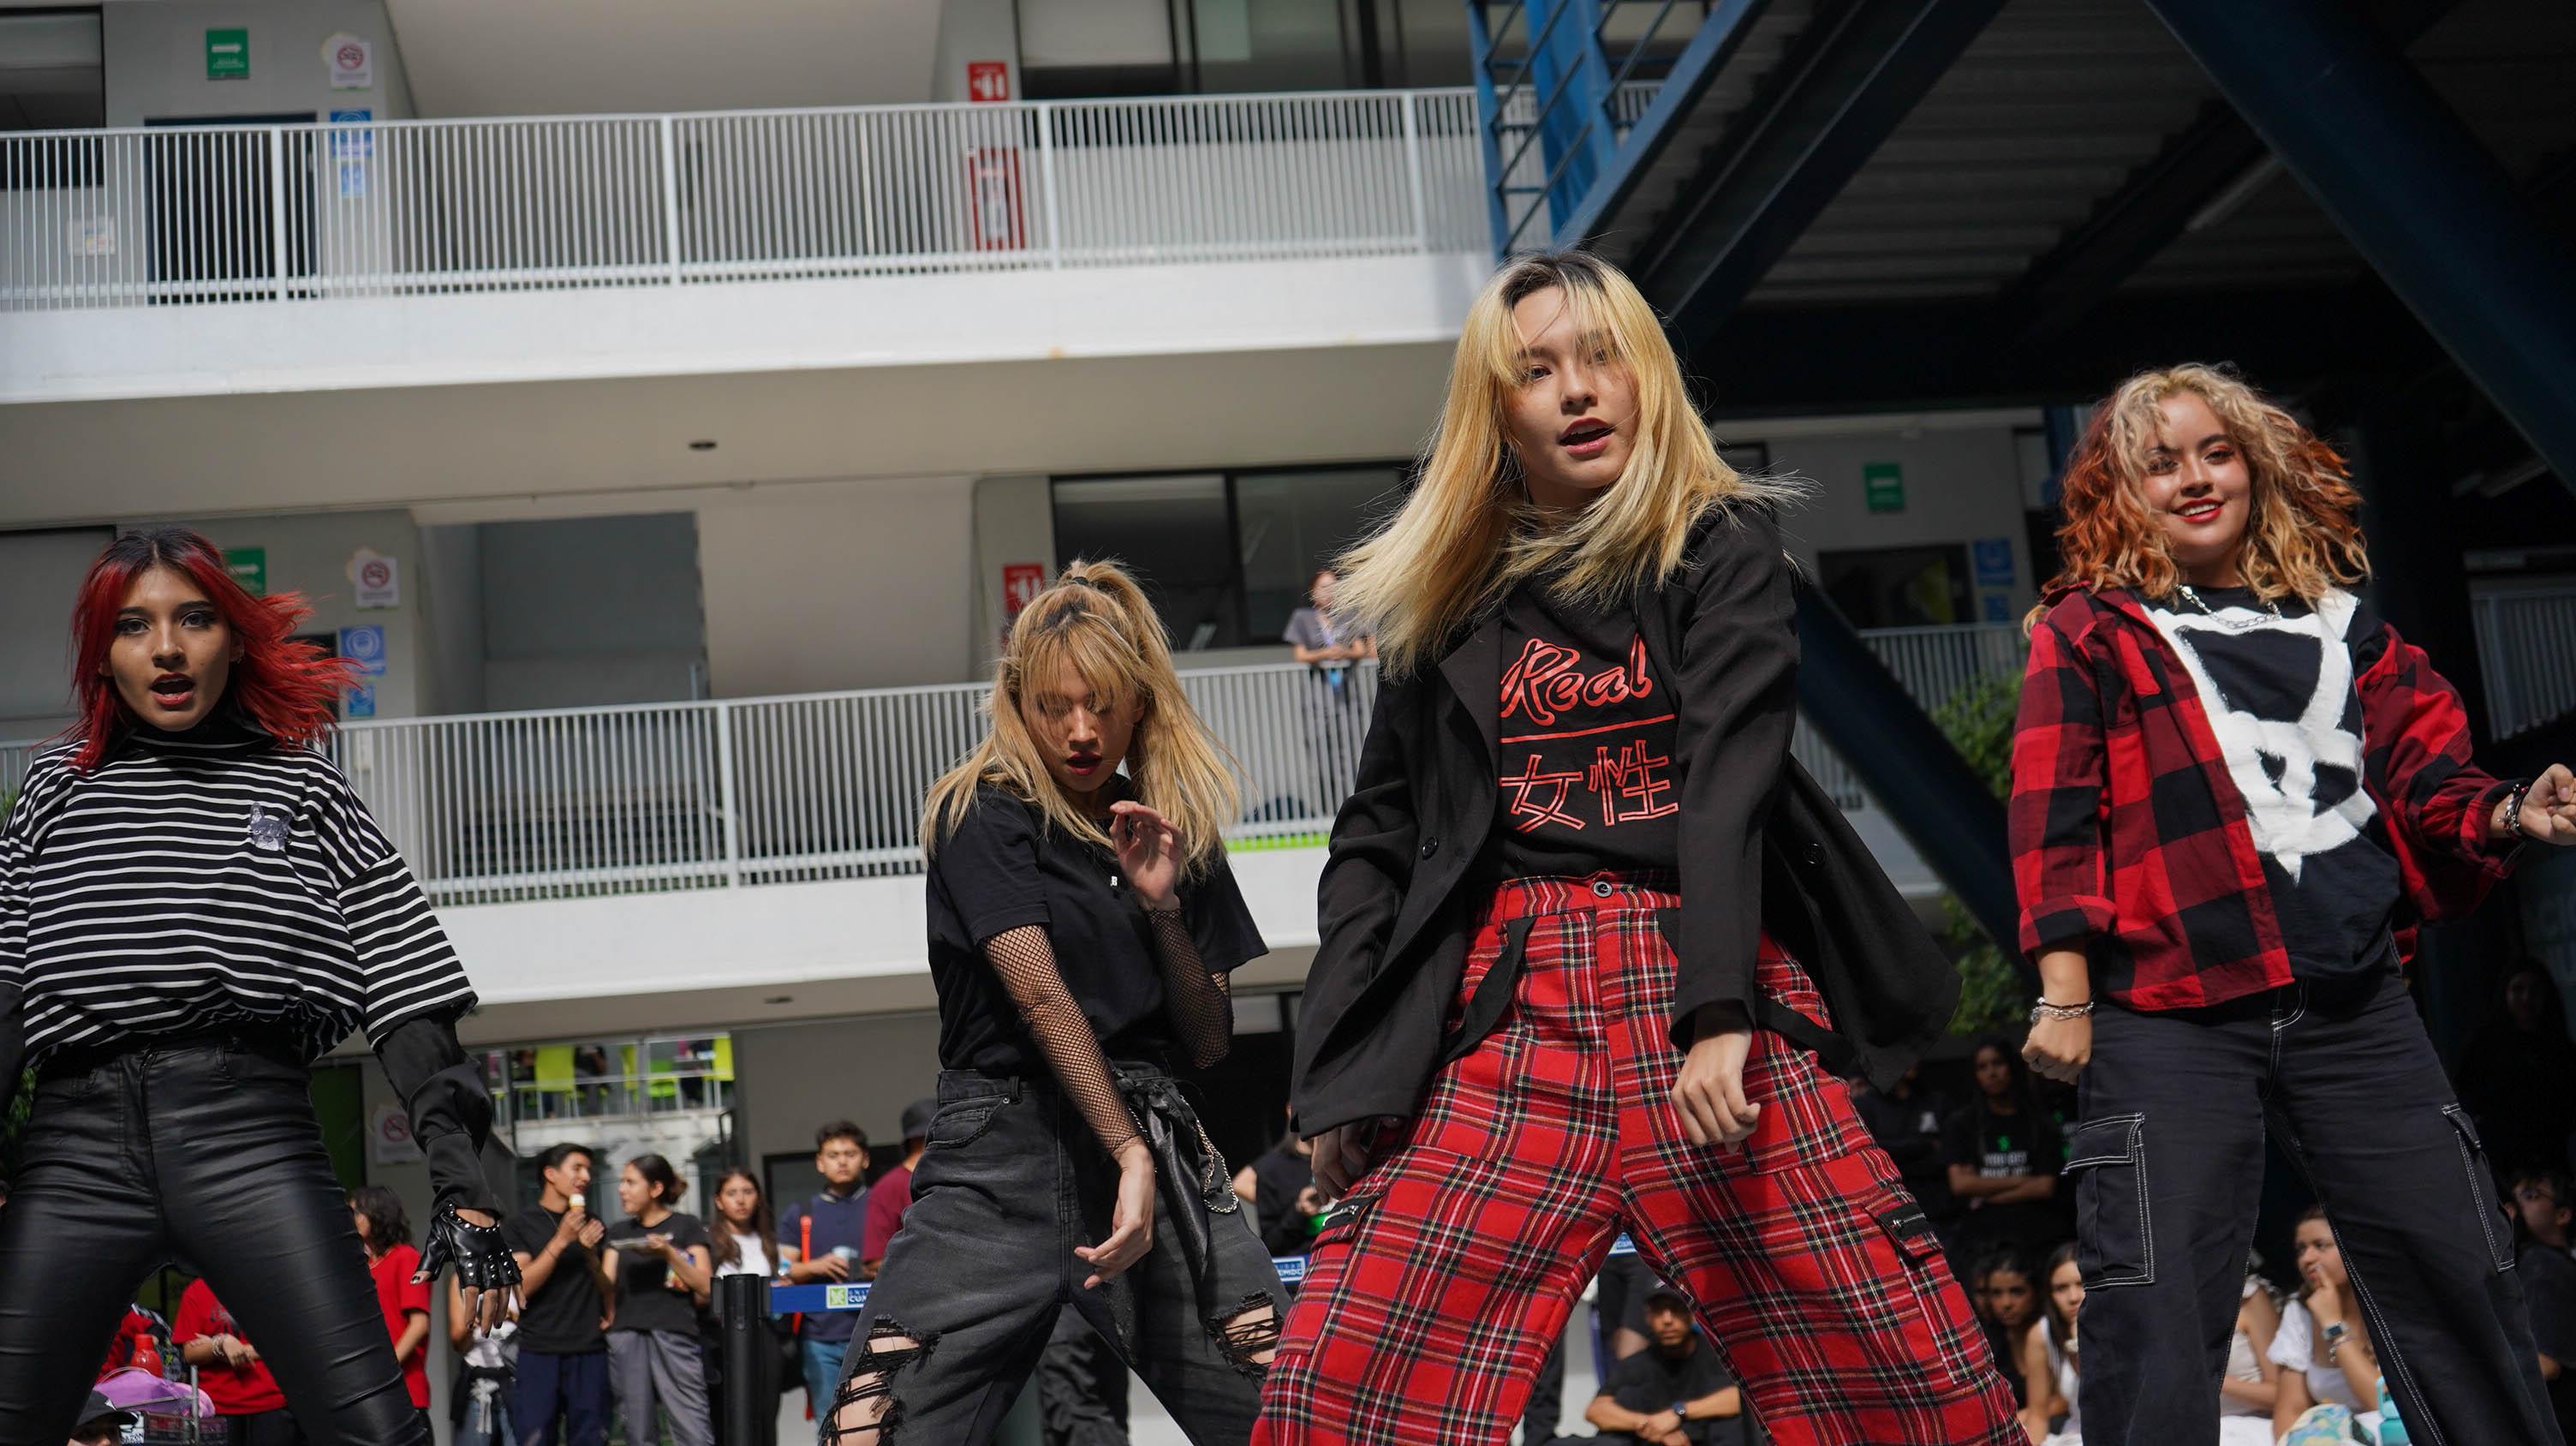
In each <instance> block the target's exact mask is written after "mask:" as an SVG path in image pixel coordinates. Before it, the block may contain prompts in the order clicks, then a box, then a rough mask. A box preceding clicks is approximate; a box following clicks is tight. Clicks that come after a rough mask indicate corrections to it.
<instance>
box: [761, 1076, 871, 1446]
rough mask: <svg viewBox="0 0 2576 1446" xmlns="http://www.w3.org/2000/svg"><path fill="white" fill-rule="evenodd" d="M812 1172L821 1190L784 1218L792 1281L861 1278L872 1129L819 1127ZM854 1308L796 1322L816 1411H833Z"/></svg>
mask: <svg viewBox="0 0 2576 1446" xmlns="http://www.w3.org/2000/svg"><path fill="white" fill-rule="evenodd" d="M814 1173H816V1174H818V1175H820V1176H822V1177H823V1188H822V1189H821V1190H819V1191H817V1192H815V1193H814V1194H813V1195H811V1196H808V1197H807V1198H805V1199H803V1200H800V1201H798V1202H797V1203H795V1204H793V1205H790V1206H788V1207H787V1211H786V1213H785V1214H783V1215H781V1216H779V1217H778V1244H779V1246H780V1248H781V1249H782V1250H785V1249H793V1250H794V1251H795V1254H794V1256H792V1257H791V1258H792V1259H793V1260H794V1261H795V1263H794V1264H792V1265H790V1266H788V1267H787V1278H788V1279H789V1280H791V1281H793V1282H795V1283H796V1284H798V1285H815V1284H820V1283H822V1282H825V1281H840V1280H858V1279H861V1278H862V1274H861V1271H860V1261H861V1260H862V1259H863V1258H864V1257H863V1256H862V1255H861V1253H860V1252H861V1251H863V1250H864V1249H865V1248H866V1246H867V1235H868V1187H867V1183H866V1182H867V1178H868V1132H867V1131H865V1130H862V1129H860V1128H859V1127H858V1126H857V1125H854V1124H852V1123H850V1122H849V1121H848V1120H834V1121H832V1122H831V1123H830V1124H828V1125H825V1126H823V1128H821V1129H819V1130H816V1131H815V1132H814ZM858 1323H859V1313H858V1312H857V1311H854V1310H834V1311H824V1312H822V1313H820V1314H817V1315H809V1316H806V1317H804V1318H803V1319H802V1320H800V1321H799V1322H798V1323H797V1326H796V1338H797V1357H798V1360H799V1361H800V1362H801V1363H802V1364H803V1366H804V1370H805V1396H806V1399H807V1400H809V1401H811V1402H812V1403H813V1409H814V1414H815V1415H816V1416H818V1417H819V1416H822V1415H824V1414H825V1413H826V1412H827V1411H829V1409H830V1408H831V1404H832V1393H833V1392H834V1391H835V1390H837V1389H838V1388H839V1387H840V1384H841V1356H842V1355H843V1353H845V1352H847V1351H848V1350H849V1348H850V1333H851V1332H852V1331H853V1330H854V1329H856V1328H857V1326H858Z"/></svg>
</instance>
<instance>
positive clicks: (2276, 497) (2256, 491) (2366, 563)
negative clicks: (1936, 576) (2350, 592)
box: [2031, 362, 2370, 623]
mask: <svg viewBox="0 0 2576 1446" xmlns="http://www.w3.org/2000/svg"><path fill="white" fill-rule="evenodd" d="M2183 392H2190V393H2192V394H2194V395H2196V396H2198V397H2199V398H2200V399H2201V400H2202V401H2204V402H2206V403H2208V404H2209V409H2210V411H2212V412H2213V413H2216V414H2217V417H2218V420H2219V424H2220V425H2221V426H2223V427H2225V428H2226V429H2227V438H2228V440H2229V441H2231V442H2234V443H2235V444H2236V448H2237V450H2238V451H2239V452H2241V453H2243V454H2244V457H2245V463H2246V472H2247V474H2248V476H2249V477H2250V478H2251V479H2252V486H2251V488H2250V495H2249V496H2248V498H2247V504H2248V505H2247V517H2246V521H2245V538H2244V541H2243V543H2242V545H2241V547H2240V549H2239V551H2238V553H2237V556H2236V570H2237V572H2238V573H2239V574H2241V575H2242V576H2243V577H2244V579H2245V585H2246V586H2247V587H2250V588H2252V589H2253V590H2254V593H2255V595H2256V596H2257V597H2260V598H2262V599H2264V600H2266V601H2278V600H2280V599H2281V598H2284V597H2296V598H2298V599H2299V600H2301V601H2302V602H2305V603H2307V604H2309V605H2310V606H2314V605H2315V604H2316V602H2317V600H2318V599H2320V598H2322V597H2324V596H2325V595H2326V594H2327V593H2328V592H2329V591H2331V590H2333V589H2335V588H2338V587H2349V586H2351V585H2352V584H2354V583H2357V582H2360V581H2362V580H2363V579H2365V578H2367V577H2369V576H2370V556H2369V553H2368V552H2367V550H2366V549H2365V548H2364V547H2363V544H2362V536H2361V523H2360V521H2359V519H2358V516H2357V514H2358V513H2359V511H2360V508H2361V494H2360V493H2359V492H2357V491H2355V490H2354V489H2353V486H2352V481H2351V477H2350V475H2349V473H2348V472H2347V470H2346V469H2345V467H2344V461H2343V458H2342V457H2341V456H2340V455H2338V454H2337V453H2336V451H2335V449H2334V448H2332V447H2330V446H2328V445H2327V444H2326V443H2325V442H2324V441H2323V440H2321V439H2319V438H2318V437H2317V435H2316V434H2315V433H2313V432H2310V431H2309V430H2308V429H2307V428H2305V427H2303V426H2301V425H2299V423H2298V420H2297V419H2296V418H2294V417H2292V416H2291V415H2290V414H2289V413H2288V412H2285V411H2283V410H2281V408H2279V407H2278V406H2275V405H2273V404H2272V403H2271V402H2270V401H2268V400H2266V399H2265V398H2264V396H2263V395H2262V393H2260V392H2257V391H2256V390H2254V388H2253V387H2251V386H2249V385H2247V384H2246V382H2245V380H2244V379H2243V378H2241V377H2239V376H2237V375H2236V373H2235V372H2234V371H2233V370H2231V369H2229V368H2227V367H2222V366H2208V365H2204V364H2201V363H2197V362H2192V363H2185V364H2184V365H2181V366H2175V367H2165V368H2162V369H2160V370H2156V371H2146V372H2140V373H2138V374H2137V375H2136V376H2133V377H2131V378H2129V379H2128V380H2127V381H2125V382H2122V383H2121V384H2120V386H2119V389H2118V390H2116V391H2114V392H2112V393H2111V395H2110V397H2109V399H2108V400H2106V401H2104V402H2103V403H2102V405H2101V407H2100V408H2099V409H2097V410H2096V411H2095V412H2094V414H2093V421H2092V423H2091V425H2089V426H2087V427H2086V428H2085V430H2084V436H2083V438H2082V440H2080V441H2079V442H2077V443H2076V447H2075V453H2074V455H2073V456H2071V457H2069V458H2068V459H2067V463H2066V473H2065V478H2064V481H2063V483H2062V484H2061V489H2060V492H2059V508H2060V510H2061V511H2062V512H2063V513H2064V515H2065V519H2066V520H2065V522H2064V523H2063V524H2062V525H2061V526H2060V527H2059V528H2058V532H2057V536H2058V544H2059V552H2060V554H2061V555H2062V556H2063V557H2064V558H2065V565H2064V566H2063V567H2062V568H2061V569H2060V571H2059V573H2058V575H2057V577H2056V578H2055V579H2053V580H2052V581H2051V582H2050V583H2049V585H2048V586H2047V587H2046V588H2043V589H2041V591H2042V593H2043V595H2045V594H2047V593H2051V592H2055V591H2057V590H2058V589H2060V588H2065V587H2086V588H2092V589H2096V590H2099V589H2102V588H2110V587H2126V588H2133V589H2135V590H2136V591H2138V592H2139V593H2141V594H2143V595H2144V596H2147V597H2150V598H2161V597H2166V596H2169V595H2171V594H2172V592H2173V591H2174V589H2175V588H2176V587H2178V586H2180V585H2181V583H2182V580H2183V578H2182V567H2181V565H2180V564H2178V563H2176V562H2175V561H2174V557H2173V549H2172V546H2171V544H2170V543H2169V542H2168V541H2167V539H2166V537H2165V531H2164V528H2163V527H2162V526H2161V525H2159V524H2158V523H2157V521H2156V519H2155V517H2154V515H2153V514H2151V513H2150V512H2149V511H2148V510H2147V501H2146V493H2145V490H2144V489H2145V482H2146V475H2147V454H2148V453H2150V452H2152V451H2154V450H2155V448H2156V445H2157V443H2156V434H2157V433H2158V432H2159V431H2160V430H2161V429H2162V428H2163V426H2164V411H2163V407H2164V404H2165V402H2166V401H2168V400H2170V399H2171V398H2173V397H2174V396H2176V395H2179V394H2180V393H2183ZM2047 607H2048V604H2047V602H2046V601H2045V597H2044V596H2043V600H2042V601H2041V603H2040V605H2039V607H2038V608H2035V609H2033V610H2032V613H2031V621H2032V622H2034V623H2036V621H2037V619H2038V618H2039V616H2040V614H2041V613H2044V612H2045V611H2046V610H2047Z"/></svg>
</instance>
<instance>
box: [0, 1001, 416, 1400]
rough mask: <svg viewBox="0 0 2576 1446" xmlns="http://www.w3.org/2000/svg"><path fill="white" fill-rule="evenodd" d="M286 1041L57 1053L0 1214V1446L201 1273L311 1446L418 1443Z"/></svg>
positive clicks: (362, 1261)
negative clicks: (185, 1270)
mask: <svg viewBox="0 0 2576 1446" xmlns="http://www.w3.org/2000/svg"><path fill="white" fill-rule="evenodd" d="M311 1090H312V1080H311V1076H310V1074H309V1072H308V1071H306V1069H305V1068H304V1066H303V1065H302V1064H301V1063H298V1062H296V1060H295V1058H294V1056H293V1055H292V1054H290V1053H289V1052H288V1051H287V1050H286V1049H284V1048H271V1047H267V1046H266V1045H265V1044H264V1043H263V1042H262V1041H259V1040H256V1039H251V1038H202V1037H201V1038H195V1039H187V1040H178V1041H170V1042H165V1043H161V1044H153V1043H151V1042H149V1041H143V1042H139V1043H138V1044H137V1045H136V1046H135V1047H133V1048H130V1049H126V1050H123V1051H121V1052H117V1053H114V1054H109V1055H97V1056H88V1057H84V1058H80V1059H77V1060H75V1059H72V1058H70V1057H65V1058H64V1059H62V1060H60V1061H56V1062H52V1063H49V1065H48V1068H47V1069H46V1071H45V1073H44V1075H43V1077H42V1078H41V1079H40V1080H39V1082H38V1084H37V1086H36V1099H35V1113H34V1115H33V1117H32V1118H31V1119H30V1121H29V1123H28V1127H27V1138H26V1143H25V1146H24V1153H23V1155H22V1156H21V1163H20V1166H19V1172H18V1176H17V1178H16V1179H14V1180H12V1181H11V1182H10V1186H9V1203H8V1206H7V1207H6V1208H5V1209H0V1443H7V1446H22V1443H51V1442H58V1441H62V1440H64V1439H66V1438H67V1437H69V1436H70V1435H71V1429H72V1423H73V1421H74V1420H75V1419H76V1418H77V1417H78V1416H79V1415H80V1409H81V1405H82V1403H83V1402H84V1401H86V1400H87V1399H88V1398H89V1389H90V1382H91V1380H92V1378H93V1377H95V1376H96V1375H97V1374H98V1363H99V1362H100V1361H101V1360H103V1359H105V1358H106V1355H107V1349H108V1345H109V1342H110V1341H111V1339H112V1338H113V1337H114V1336H115V1334H116V1326H117V1322H118V1321H119V1320H120V1319H122V1318H123V1317H124V1315H125V1306H126V1302H128V1301H130V1300H132V1299H133V1298H134V1292H135V1289H136V1287H138V1286H140V1285H141V1284H142V1283H143V1280H144V1277H145V1276H147V1275H149V1274H150V1273H151V1272H152V1271H153V1270H154V1269H155V1268H157V1267H159V1266H160V1265H161V1264H162V1262H163V1261H165V1260H170V1259H173V1258H175V1259H177V1260H179V1261H181V1262H182V1263H183V1264H186V1265H187V1266H188V1267H189V1268H191V1269H194V1270H196V1271H198V1272H199V1273H201V1274H202V1275H204V1276H205V1278H206V1283H207V1284H208V1285H209V1286H210V1287H212V1288H213V1290H214V1292H215V1297H216V1299H218V1300H220V1301H222V1302H223V1303H224V1308H225V1309H226V1310H228V1311H230V1312H232V1315H233V1318H234V1319H235V1320H237V1321H239V1322H240V1323H241V1329H242V1334H243V1336H244V1337H245V1338H247V1339H248V1340H249V1341H250V1342H251V1344H253V1345H255V1346H257V1347H258V1348H259V1352H260V1357H261V1359H262V1360H263V1361H264V1362H266V1364H267V1366H268V1368H269V1370H270V1371H271V1372H272V1373H273V1374H274V1375H275V1376H276V1377H277V1384H278V1386H279V1387H280V1389H282V1390H284V1391H285V1393H286V1400H287V1404H288V1405H289V1406H290V1407H291V1408H292V1409H293V1410H294V1412H295V1420H296V1423H297V1424H298V1425H299V1426H301V1427H302V1429H303V1432H304V1436H305V1439H307V1440H309V1441H312V1442H314V1443H316V1446H428V1443H429V1440H430V1434H429V1428H428V1426H427V1425H426V1424H425V1423H424V1422H423V1421H422V1420H421V1416H420V1413H419V1412H418V1411H416V1410H415V1409H413V1407H412V1404H411V1395H410V1393H409V1392H408V1391H407V1390H406V1389H405V1388H404V1386H403V1378H402V1371H401V1369H400V1368H399V1367H398V1366H397V1365H396V1364H395V1363H394V1349H393V1339H392V1337H391V1336H389V1335H388V1334H387V1333H386V1331H385V1317H384V1311H383V1310H382V1309H381V1308H380V1307H379V1306H378V1305H377V1303H376V1288H375V1283H374V1281H373V1280H372V1279H371V1278H370V1277H369V1276H368V1274H367V1257H366V1251H365V1248H364V1247H363V1246H361V1245H360V1244H359V1243H358V1232H357V1229H356V1227H355V1226H354V1225H353V1224H352V1223H351V1222H350V1218H349V1203H348V1199H347V1197H346V1196H345V1195H343V1194H342V1193H341V1190H340V1184H339V1181H338V1180H336V1179H335V1178H333V1176H332V1174H331V1160H330V1156H329V1155H328V1154H327V1153H325V1151H324V1150H323V1147H322V1129H321V1126H320V1125H319V1124H318V1123H317V1122H316V1121H315V1119H314V1116H313V1103H312V1098H311Z"/></svg>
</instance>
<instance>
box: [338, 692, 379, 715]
mask: <svg viewBox="0 0 2576 1446" xmlns="http://www.w3.org/2000/svg"><path fill="white" fill-rule="evenodd" d="M342 712H343V715H344V716H346V717H350V718H373V717H375V716H376V687H375V685H374V684H373V683H356V684H352V685H351V686H350V688H349V700H348V704H347V706H346V707H345V708H344V709H343V710H342Z"/></svg>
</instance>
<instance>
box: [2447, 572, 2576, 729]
mask: <svg viewBox="0 0 2576 1446" xmlns="http://www.w3.org/2000/svg"><path fill="white" fill-rule="evenodd" d="M2470 606H2471V608H2472V609H2473V610H2474V612H2473V616H2474V617H2475V619H2476V626H2477V634H2478V668H2479V670H2480V672H2482V673H2483V674H2484V675H2485V678H2486V695H2487V726H2488V729H2489V731H2490V732H2492V733H2493V734H2494V735H2495V736H2496V737H2498V738H2510V737H2512V736H2513V735H2515V734H2517V733H2520V732H2522V731H2523V730H2525V729H2527V728H2536V727H2538V726H2539V725H2541V724H2543V723H2546V722H2548V721H2549V720H2551V719H2553V718H2556V717H2559V716H2561V715H2563V714H2565V713H2567V712H2569V711H2571V710H2576V586H2571V585H2568V584H2565V583H2561V584H2559V585H2557V586H2554V587H2546V588H2535V589H2530V590H2525V591H2512V592H2505V591H2497V592H2481V593H2479V594H2478V595H2477V596H2476V597H2474V598H2472V599H2471V600H2470Z"/></svg>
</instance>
